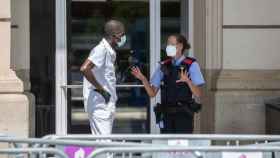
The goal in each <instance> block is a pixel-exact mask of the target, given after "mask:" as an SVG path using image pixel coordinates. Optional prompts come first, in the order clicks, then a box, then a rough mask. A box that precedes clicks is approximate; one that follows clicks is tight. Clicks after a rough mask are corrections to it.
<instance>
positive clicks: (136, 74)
mask: <svg viewBox="0 0 280 158" xmlns="http://www.w3.org/2000/svg"><path fill="white" fill-rule="evenodd" d="M131 74H132V75H133V76H134V77H136V78H138V79H139V80H141V81H143V80H145V78H146V77H145V76H144V75H143V74H142V72H141V71H140V69H139V68H138V67H137V66H133V67H132V68H131Z"/></svg>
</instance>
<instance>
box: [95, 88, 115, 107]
mask: <svg viewBox="0 0 280 158" xmlns="http://www.w3.org/2000/svg"><path fill="white" fill-rule="evenodd" d="M94 91H96V92H98V93H99V94H100V95H102V97H103V98H104V100H105V103H106V104H107V103H108V102H109V101H110V98H111V94H110V93H109V92H107V91H106V90H101V89H94Z"/></svg>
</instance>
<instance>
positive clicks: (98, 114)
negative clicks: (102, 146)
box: [85, 91, 116, 135]
mask: <svg viewBox="0 0 280 158" xmlns="http://www.w3.org/2000/svg"><path fill="white" fill-rule="evenodd" d="M115 105H116V103H115V102H109V103H107V104H106V103H105V100H104V98H103V97H102V96H101V95H100V94H99V93H97V92H95V91H91V92H90V94H89V96H88V98H87V99H86V100H85V108H86V109H85V110H86V111H87V113H88V118H89V122H90V128H91V133H92V134H94V135H108V134H111V133H112V127H113V121H114V115H115V109H116V107H115Z"/></svg>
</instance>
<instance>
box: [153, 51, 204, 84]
mask: <svg viewBox="0 0 280 158" xmlns="http://www.w3.org/2000/svg"><path fill="white" fill-rule="evenodd" d="M185 58H186V57H185V56H184V55H183V56H181V58H179V59H177V60H175V59H172V64H174V65H176V66H178V65H180V64H181V62H182V61H183V60H184V59H185ZM188 73H189V76H190V79H191V81H192V83H193V84H194V85H196V86H202V85H203V84H205V80H204V78H203V75H202V73H201V70H200V67H199V64H198V63H197V62H196V61H195V62H193V63H192V64H191V66H190V68H189V72H188ZM162 79H163V72H162V71H161V69H160V66H158V67H157V69H156V71H155V72H154V73H153V75H152V78H151V85H153V86H154V87H156V88H160V84H161V80H162Z"/></svg>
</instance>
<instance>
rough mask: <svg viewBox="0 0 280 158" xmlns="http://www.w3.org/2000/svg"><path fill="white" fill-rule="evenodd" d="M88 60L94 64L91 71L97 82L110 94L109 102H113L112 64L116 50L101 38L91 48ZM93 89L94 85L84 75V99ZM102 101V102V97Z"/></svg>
mask: <svg viewBox="0 0 280 158" xmlns="http://www.w3.org/2000/svg"><path fill="white" fill-rule="evenodd" d="M88 60H90V61H91V62H92V63H93V64H94V65H95V67H94V68H93V69H92V73H93V74H94V76H95V78H96V80H97V82H98V83H99V84H100V85H101V86H102V87H103V88H104V89H105V90H106V91H108V92H109V93H110V94H111V98H110V101H109V102H112V103H115V102H116V101H117V94H116V88H115V87H116V75H115V66H114V63H115V60H116V52H115V51H114V50H113V49H112V47H111V46H110V44H109V43H108V42H107V41H106V39H102V41H101V42H100V43H99V44H98V45H97V46H96V47H94V48H93V49H92V50H91V52H90V54H89V57H88ZM93 89H95V87H94V86H93V85H92V84H91V83H90V82H89V81H88V80H87V79H86V78H85V77H84V82H83V96H84V100H85V101H86V100H87V99H88V97H89V95H90V92H91V91H92V90H93ZM99 96H100V95H99ZM102 102H104V99H103V98H102ZM96 104H98V103H96Z"/></svg>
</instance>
